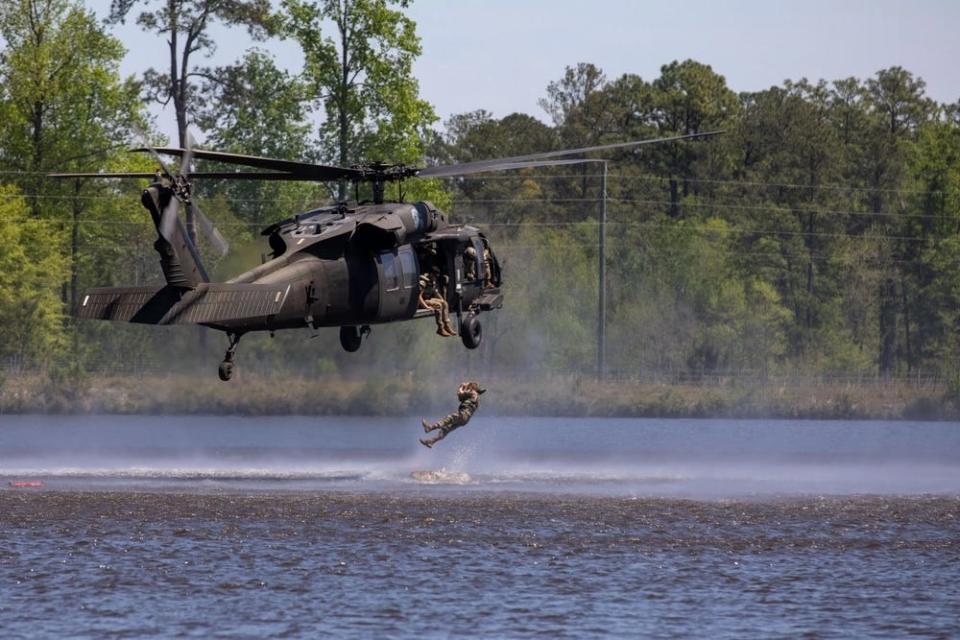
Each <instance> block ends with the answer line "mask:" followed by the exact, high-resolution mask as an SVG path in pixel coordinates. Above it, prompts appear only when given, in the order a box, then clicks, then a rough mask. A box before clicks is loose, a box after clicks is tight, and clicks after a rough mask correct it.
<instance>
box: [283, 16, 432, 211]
mask: <svg viewBox="0 0 960 640" xmlns="http://www.w3.org/2000/svg"><path fill="white" fill-rule="evenodd" d="M408 4H409V3H408V1H407V0H322V1H320V2H310V1H308V0H284V2H283V7H284V8H285V9H286V11H287V13H288V17H287V20H286V25H285V26H286V32H287V33H288V34H289V35H290V36H292V37H293V38H294V39H296V40H297V42H299V43H300V47H301V48H302V49H303V53H304V70H303V76H304V80H305V82H306V83H307V86H308V87H309V88H310V92H311V96H312V99H313V100H314V101H315V102H316V103H317V104H318V105H322V108H323V110H324V111H325V113H326V119H325V120H324V121H323V123H322V124H321V125H320V130H319V140H318V142H319V145H320V159H321V160H325V161H334V162H336V163H337V164H339V165H340V166H350V165H351V164H356V163H359V162H363V161H368V160H371V159H382V160H390V161H395V162H405V163H413V162H416V161H418V160H420V158H421V157H422V156H423V151H424V149H423V143H422V137H423V136H422V134H423V133H424V130H425V129H426V128H427V127H428V126H429V125H430V124H431V123H432V122H434V121H435V120H436V116H435V115H434V112H433V108H432V107H431V106H430V104H429V103H427V102H426V101H424V100H421V99H420V97H419V85H418V83H417V80H416V78H414V77H413V61H414V60H415V59H416V58H417V56H419V55H420V51H421V49H420V39H419V38H418V37H417V34H416V24H415V23H414V22H413V20H411V19H410V18H408V17H407V16H405V15H404V14H403V13H402V11H400V10H398V9H392V8H391V7H392V6H395V7H399V9H404V8H406V7H407V5H408ZM326 21H330V22H332V23H333V32H334V33H333V36H332V37H331V36H326V37H324V35H323V34H324V33H326V32H327V27H326ZM346 196H347V190H346V184H345V183H341V184H340V189H339V197H340V199H341V200H345V199H346Z"/></svg>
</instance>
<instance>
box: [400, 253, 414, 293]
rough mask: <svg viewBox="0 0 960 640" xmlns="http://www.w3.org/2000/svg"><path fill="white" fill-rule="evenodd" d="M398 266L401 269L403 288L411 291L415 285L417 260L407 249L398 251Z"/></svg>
mask: <svg viewBox="0 0 960 640" xmlns="http://www.w3.org/2000/svg"><path fill="white" fill-rule="evenodd" d="M399 256H400V266H401V267H402V268H403V288H404V289H412V288H413V287H414V286H415V285H416V283H417V275H418V274H417V260H416V258H414V257H413V251H411V250H410V248H409V247H404V248H403V249H401V250H400V253H399Z"/></svg>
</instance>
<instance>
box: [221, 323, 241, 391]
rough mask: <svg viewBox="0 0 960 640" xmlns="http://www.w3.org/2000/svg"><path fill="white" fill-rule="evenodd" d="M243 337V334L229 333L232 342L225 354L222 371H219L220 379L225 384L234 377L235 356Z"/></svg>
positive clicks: (228, 336)
mask: <svg viewBox="0 0 960 640" xmlns="http://www.w3.org/2000/svg"><path fill="white" fill-rule="evenodd" d="M242 337H243V334H242V333H230V332H227V339H228V340H230V346H229V347H227V352H226V353H224V354H223V362H221V363H220V369H219V370H218V371H217V374H219V376H220V379H221V380H223V381H224V382H227V381H228V380H230V378H232V377H233V355H234V354H235V353H236V351H237V345H238V344H240V338H242Z"/></svg>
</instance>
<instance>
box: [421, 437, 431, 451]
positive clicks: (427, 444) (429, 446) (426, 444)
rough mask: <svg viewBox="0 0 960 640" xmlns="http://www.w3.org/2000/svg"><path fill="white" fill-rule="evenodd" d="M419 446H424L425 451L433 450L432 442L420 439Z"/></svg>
mask: <svg viewBox="0 0 960 640" xmlns="http://www.w3.org/2000/svg"><path fill="white" fill-rule="evenodd" d="M420 444H422V445H423V446H425V447H426V448H427V449H433V441H432V440H424V439H423V438H420Z"/></svg>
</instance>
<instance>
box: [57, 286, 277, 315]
mask: <svg viewBox="0 0 960 640" xmlns="http://www.w3.org/2000/svg"><path fill="white" fill-rule="evenodd" d="M289 292H290V285H269V284H210V283H202V284H200V285H198V286H197V287H196V288H195V289H181V288H178V287H171V286H166V287H156V286H153V287H102V288H97V289H87V290H86V291H85V292H84V294H83V297H82V298H81V299H80V304H79V305H77V309H76V312H75V315H76V317H78V318H90V319H94V320H116V321H119V322H137V323H141V324H221V323H229V322H230V321H233V320H245V319H250V318H263V317H267V316H271V315H274V314H276V313H279V312H280V309H282V308H283V304H284V302H286V299H287V294H288V293H289Z"/></svg>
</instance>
